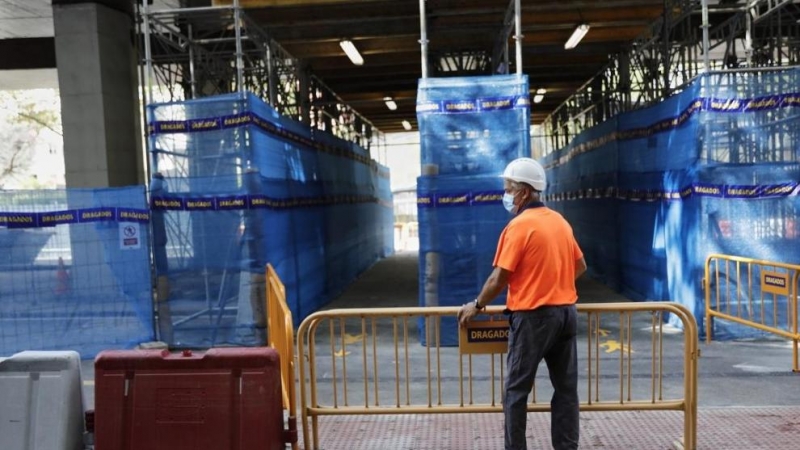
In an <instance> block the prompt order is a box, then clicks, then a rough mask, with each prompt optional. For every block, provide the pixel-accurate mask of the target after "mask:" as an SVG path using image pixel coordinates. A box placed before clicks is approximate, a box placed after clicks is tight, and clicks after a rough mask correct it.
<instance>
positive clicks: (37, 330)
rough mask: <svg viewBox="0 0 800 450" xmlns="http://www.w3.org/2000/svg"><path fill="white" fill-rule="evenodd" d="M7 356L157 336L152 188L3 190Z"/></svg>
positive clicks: (1, 298)
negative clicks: (150, 208) (149, 199)
mask: <svg viewBox="0 0 800 450" xmlns="http://www.w3.org/2000/svg"><path fill="white" fill-rule="evenodd" d="M0 277H1V278H2V280H1V281H0V355H3V354H13V353H15V352H18V351H22V350H75V351H78V352H79V353H80V354H81V356H82V357H84V358H91V357H94V355H95V354H96V353H98V352H99V351H101V350H104V349H109V348H131V347H133V346H135V345H136V344H138V343H140V342H143V341H150V340H152V339H153V337H154V336H153V319H152V297H151V289H152V284H151V278H150V242H149V212H148V210H147V202H146V199H145V190H144V187H142V186H139V187H130V188H116V189H69V190H47V191H2V192H0Z"/></svg>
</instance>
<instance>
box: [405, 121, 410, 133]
mask: <svg viewBox="0 0 800 450" xmlns="http://www.w3.org/2000/svg"><path fill="white" fill-rule="evenodd" d="M403 128H405V129H406V131H411V122H409V121H407V120H404V121H403Z"/></svg>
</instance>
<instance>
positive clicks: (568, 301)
mask: <svg viewBox="0 0 800 450" xmlns="http://www.w3.org/2000/svg"><path fill="white" fill-rule="evenodd" d="M502 178H503V187H504V189H505V195H504V196H503V205H504V206H505V208H506V209H507V210H508V211H509V212H510V213H511V214H513V215H515V217H514V218H513V219H512V220H511V221H510V222H509V223H508V225H506V228H505V229H504V230H503V233H502V234H501V235H500V241H499V243H498V245H497V252H496V254H495V258H494V264H493V265H494V271H493V272H492V274H491V275H490V276H489V278H488V279H487V280H486V283H485V284H484V286H483V289H482V290H481V292H480V294H479V295H478V297H477V298H476V299H475V300H473V301H472V302H469V303H467V304H465V305H464V306H462V307H461V309H460V310H459V312H458V321H459V324H460V325H461V326H465V325H466V324H467V322H469V321H470V320H472V318H474V317H475V316H476V315H477V314H478V313H479V312H480V311H481V310H482V309H483V308H485V307H486V305H488V304H489V303H490V302H491V301H492V300H494V298H495V297H497V296H498V295H499V294H500V293H501V292H502V291H503V290H504V289H506V287H508V294H507V296H506V312H507V313H508V314H509V323H510V330H509V338H508V364H507V367H508V371H507V375H506V382H505V392H504V393H503V412H504V415H505V450H525V449H527V443H526V441H525V427H526V422H527V401H528V395H529V394H530V392H531V389H532V387H533V382H534V379H535V378H536V369H537V367H538V366H539V363H540V362H541V361H542V359H544V360H545V362H546V363H547V368H548V371H549V372H550V382H551V383H552V385H553V389H554V390H555V392H554V393H553V397H552V400H551V403H550V404H551V414H552V416H551V418H552V424H551V440H552V445H553V448H554V449H556V450H573V449H577V448H578V437H579V416H578V408H579V401H578V367H577V364H578V363H577V345H576V334H577V327H578V324H577V322H578V316H577V310H576V308H575V302H576V301H577V299H578V295H577V292H576V289H575V279H576V278H578V277H579V276H581V274H583V273H584V272H585V271H586V262H585V260H584V258H583V253H582V252H581V249H580V248H579V247H578V244H577V242H576V241H575V238H574V236H573V233H572V227H570V225H569V224H568V223H567V221H566V220H565V219H564V218H563V217H562V216H561V215H560V214H559V213H557V212H555V211H553V210H551V209H549V208H547V207H546V206H544V204H543V203H542V202H541V200H540V196H541V193H542V191H544V189H545V187H546V186H547V181H546V178H545V173H544V168H543V167H542V166H541V165H540V164H539V163H538V162H536V161H535V160H533V159H530V158H519V159H516V160H514V161H512V162H511V163H510V164H508V166H507V167H506V169H505V171H504V172H503V175H502Z"/></svg>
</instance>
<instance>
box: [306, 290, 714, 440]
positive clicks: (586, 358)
mask: <svg viewBox="0 0 800 450" xmlns="http://www.w3.org/2000/svg"><path fill="white" fill-rule="evenodd" d="M578 311H579V314H580V316H581V318H582V319H583V320H581V322H580V323H579V336H578V338H579V341H578V342H579V344H578V350H579V366H580V367H581V368H582V370H583V369H584V368H585V372H582V373H585V374H586V375H585V376H584V375H581V381H582V383H583V386H584V387H583V388H582V389H583V391H582V392H581V393H580V396H581V398H583V399H585V401H584V402H583V403H582V404H581V412H591V411H681V412H682V413H683V442H682V444H681V445H683V448H684V449H686V450H693V449H695V448H696V439H697V436H696V434H697V359H698V357H699V351H698V349H697V325H696V323H695V320H694V317H693V316H692V314H691V313H690V312H689V310H688V309H686V308H685V307H684V306H682V305H680V304H677V303H662V302H648V303H609V304H594V305H578ZM457 312H458V308H457V307H438V308H433V307H416V308H376V309H352V310H346V309H336V310H330V311H321V312H317V313H315V314H313V315H311V316H309V317H308V318H307V319H306V320H304V321H303V323H302V324H301V325H300V328H299V329H298V332H297V351H298V361H299V365H298V368H299V374H298V375H299V379H300V399H301V400H300V403H301V405H300V407H301V423H302V428H303V440H304V445H305V448H306V449H307V450H312V449H319V448H320V439H319V432H318V429H319V419H320V418H324V417H329V416H337V415H339V416H341V415H399V414H456V413H490V412H501V411H502V406H501V398H502V392H503V383H504V371H505V364H504V355H503V354H504V353H505V351H506V347H507V342H506V340H505V339H507V332H506V331H505V330H507V327H508V323H507V321H506V320H505V319H504V316H502V314H501V313H502V307H498V306H491V307H488V308H487V311H486V316H487V317H489V318H490V319H492V320H488V321H475V322H472V323H471V324H470V327H469V328H467V329H462V330H461V331H460V344H459V347H458V348H447V347H445V346H443V345H442V344H441V338H442V323H443V322H444V320H443V319H445V318H449V319H452V318H453V317H455V316H456V314H457ZM667 315H671V316H673V317H674V319H675V320H677V321H679V322H680V323H681V324H682V326H683V331H682V338H681V337H679V336H677V335H675V334H674V333H670V334H667V332H666V330H665V328H666V327H668V326H667V325H665V321H666V320H667V317H666V316H667ZM584 318H585V319H584ZM419 323H421V325H420V327H421V329H419V330H418V329H416V327H417V326H418V324H419ZM670 330H674V328H670ZM468 332H469V333H470V334H469V335H467V334H466V333H468ZM472 333H475V334H474V335H473V334H472ZM504 333H505V334H504ZM418 334H423V335H425V337H426V342H427V343H429V345H426V346H424V347H423V346H419V345H412V343H413V344H416V343H417V342H416V341H415V338H416V336H417V335H418ZM476 336H477V338H476V339H472V338H475V337H476ZM470 340H472V341H477V342H472V343H470V342H468V341H470ZM479 341H484V342H479ZM673 345H676V346H679V347H680V350H677V349H675V348H674V347H673ZM634 346H635V347H636V349H635V350H634ZM617 352H618V354H616V353H617ZM667 353H670V355H669V356H670V358H679V356H677V355H678V354H680V358H681V359H683V365H682V367H680V368H675V367H671V366H669V365H667V364H665V358H666V356H667ZM390 361H391V363H390ZM307 380H308V381H307ZM677 380H680V382H678V381H677ZM547 389H548V387H547V386H542V385H539V386H537V385H534V388H533V392H532V401H531V403H529V405H528V411H529V412H545V411H549V410H550V403H549V399H548V401H546V402H542V401H541V398H542V393H546V390H547ZM678 433H680V432H679V431H678V430H676V438H677V437H678V436H677V434H678Z"/></svg>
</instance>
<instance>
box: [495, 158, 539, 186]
mask: <svg viewBox="0 0 800 450" xmlns="http://www.w3.org/2000/svg"><path fill="white" fill-rule="evenodd" d="M501 177H502V178H503V179H506V180H511V181H516V182H519V183H527V184H529V185H531V187H533V188H534V189H536V190H537V191H539V192H542V191H544V189H545V188H546V187H547V177H546V176H545V174H544V167H542V165H541V164H539V163H538V162H536V160H534V159H531V158H517V159H515V160H513V161H511V162H510V163H508V165H507V166H506V170H504V171H503V175H501Z"/></svg>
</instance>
